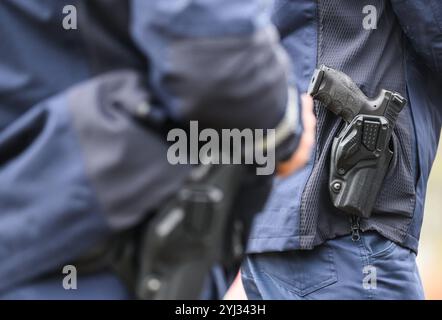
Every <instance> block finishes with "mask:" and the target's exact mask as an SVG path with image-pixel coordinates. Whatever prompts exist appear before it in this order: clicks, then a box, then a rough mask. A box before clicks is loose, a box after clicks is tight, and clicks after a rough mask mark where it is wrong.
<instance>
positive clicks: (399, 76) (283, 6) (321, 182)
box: [242, 0, 442, 299]
mask: <svg viewBox="0 0 442 320" xmlns="http://www.w3.org/2000/svg"><path fill="white" fill-rule="evenodd" d="M273 21H274V23H275V25H276V26H277V27H278V30H279V32H280V34H281V37H282V41H283V44H284V46H285V47H286V48H287V51H288V52H289V54H290V56H291V57H292V58H293V60H294V61H296V64H294V69H293V73H294V74H295V75H296V78H297V80H298V81H299V82H298V83H299V87H300V89H301V90H302V91H305V90H307V88H308V85H309V80H310V79H311V76H312V74H313V71H314V69H315V68H316V67H318V66H320V65H326V66H328V67H331V68H334V69H337V70H339V71H342V72H344V73H346V74H347V75H348V76H349V77H350V78H352V79H353V81H354V82H355V83H356V84H357V86H358V87H359V88H360V89H361V90H362V92H363V93H364V94H365V95H366V96H368V97H370V98H375V97H376V96H377V95H378V94H379V93H380V91H381V89H386V90H391V91H396V92H398V93H399V94H400V95H401V96H403V97H405V98H406V99H407V100H408V103H407V105H406V106H405V108H404V109H403V110H402V112H401V113H400V116H399V119H398V121H397V123H396V127H395V129H394V134H393V139H392V141H391V145H390V147H391V150H392V151H393V152H394V156H393V160H392V161H391V162H390V166H389V169H388V173H387V176H386V178H385V179H384V181H383V185H382V188H381V190H380V193H379V195H378V197H377V199H376V203H375V205H374V210H373V211H372V215H371V217H369V218H362V219H357V218H352V217H350V216H349V215H348V214H345V213H344V212H342V211H340V210H338V209H337V208H335V207H334V206H333V203H332V201H331V198H330V191H329V184H330V182H329V170H330V149H331V147H332V143H333V138H334V137H335V136H336V133H337V132H338V131H339V129H340V128H342V124H343V122H342V119H341V118H340V117H338V116H336V115H335V114H333V113H331V112H329V111H328V110H327V109H326V108H325V107H324V106H323V105H320V104H318V105H315V107H316V108H315V113H316V116H317V121H318V125H317V136H316V137H317V138H316V148H315V152H314V153H313V156H312V158H311V161H310V163H309V165H308V166H306V167H305V168H303V169H302V170H300V171H298V172H297V173H296V174H294V175H292V176H290V177H289V178H287V179H278V181H277V183H276V188H274V191H273V195H272V197H271V198H270V200H269V202H268V205H267V208H266V209H265V210H264V211H263V212H262V213H261V214H259V215H258V216H257V220H256V221H255V227H254V229H253V231H252V235H251V240H250V243H249V253H250V255H249V256H248V258H247V259H246V262H245V263H244V265H243V268H242V279H243V282H244V286H245V290H246V292H247V295H248V297H249V298H254V299H262V298H263V299H421V298H423V297H424V294H423V290H422V285H421V281H420V278H419V274H418V270H417V266H416V253H417V251H418V242H419V235H420V230H421V225H422V219H423V212H424V199H425V192H426V185H427V181H428V176H429V174H430V169H431V166H432V163H433V160H434V157H435V153H436V150H437V145H438V140H439V136H440V128H441V123H442V117H441V112H442V104H441V101H442V91H441V88H442V79H441V74H442V2H441V1H437V0H429V1H415V0H405V1H402V0H375V1H370V2H369V3H367V2H364V1H353V0H319V1H313V0H297V1H290V0H276V1H275V3H274V10H273ZM364 187H365V185H364V183H363V181H361V183H360V186H359V188H361V189H363V188H364ZM366 194H367V196H369V194H368V193H366Z"/></svg>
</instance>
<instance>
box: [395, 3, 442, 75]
mask: <svg viewBox="0 0 442 320" xmlns="http://www.w3.org/2000/svg"><path fill="white" fill-rule="evenodd" d="M391 3H392V5H393V9H394V11H395V13H396V15H397V17H398V19H399V22H400V24H401V26H402V29H403V30H404V33H405V34H406V35H407V37H408V38H409V39H410V41H411V43H412V45H413V47H414V49H415V50H416V51H417V53H418V54H419V55H420V57H422V59H423V61H424V62H425V63H426V64H427V65H428V66H429V67H430V68H431V69H433V70H434V71H436V72H437V73H439V74H441V73H442V1H440V0H427V1H422V0H392V1H391Z"/></svg>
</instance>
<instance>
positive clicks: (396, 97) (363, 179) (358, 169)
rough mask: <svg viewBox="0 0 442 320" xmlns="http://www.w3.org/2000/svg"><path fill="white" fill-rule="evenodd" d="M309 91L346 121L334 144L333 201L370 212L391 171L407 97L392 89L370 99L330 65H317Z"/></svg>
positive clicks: (364, 214) (349, 209)
mask: <svg viewBox="0 0 442 320" xmlns="http://www.w3.org/2000/svg"><path fill="white" fill-rule="evenodd" d="M309 94H310V95H311V96H312V97H313V98H314V99H315V100H317V101H319V102H322V103H323V104H324V105H325V107H326V108H327V109H328V110H330V111H332V112H333V113H335V114H336V115H338V116H340V117H341V118H342V119H343V120H344V121H345V125H344V126H343V128H342V130H341V131H340V132H339V133H338V135H337V137H336V138H335V139H334V142H333V146H332V150H331V159H330V179H329V190H330V196H331V199H332V201H333V204H334V206H335V207H336V208H338V209H340V210H342V211H344V212H346V213H348V214H351V215H355V216H358V217H361V218H368V217H370V216H371V213H372V210H373V207H374V205H375V203H376V199H377V196H378V194H379V191H380V188H381V186H382V183H383V181H384V178H385V176H386V174H387V172H388V169H389V166H390V162H391V159H392V157H393V151H392V149H393V148H392V146H391V139H392V135H393V134H394V133H393V131H394V127H395V124H396V120H397V118H398V116H399V113H400V112H401V111H402V109H403V108H404V106H405V104H406V103H407V101H406V100H405V99H404V98H403V97H402V96H401V95H400V94H399V93H396V92H392V91H388V90H382V91H381V93H380V94H379V95H378V97H376V98H375V99H369V98H367V97H366V96H365V94H364V93H363V92H362V91H361V90H360V89H359V88H358V86H357V85H356V84H355V83H354V82H353V81H352V80H351V79H350V77H348V76H347V75H346V74H344V73H342V72H340V71H337V70H334V69H332V68H329V67H326V66H321V67H320V68H319V69H316V70H315V72H314V74H313V77H312V80H311V83H310V88H309Z"/></svg>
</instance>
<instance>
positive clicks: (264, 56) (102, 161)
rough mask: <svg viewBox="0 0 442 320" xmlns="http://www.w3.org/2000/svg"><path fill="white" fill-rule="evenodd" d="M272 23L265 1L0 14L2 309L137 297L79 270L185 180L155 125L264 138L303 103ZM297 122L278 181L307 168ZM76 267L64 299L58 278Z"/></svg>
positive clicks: (32, 1)
mask: <svg viewBox="0 0 442 320" xmlns="http://www.w3.org/2000/svg"><path fill="white" fill-rule="evenodd" d="M270 12H271V2H270V1H258V0H256V1H255V0H253V1H252V0H248V1H241V2H237V1H234V0H223V1H221V0H213V1H184V2H183V1H178V0H173V1H167V2H164V1H145V0H130V1H121V0H111V1H109V0H106V1H105V0H70V1H67V0H66V1H64V0H62V1H60V0H47V1H37V0H4V1H1V2H0V20H1V21H2V25H4V26H7V27H4V28H1V30H0V39H1V41H0V261H1V262H0V298H3V299H33V298H38V299H41V298H43V299H77V298H78V299H124V298H130V297H131V295H130V293H129V292H128V290H127V287H126V286H125V285H124V283H123V282H122V281H121V279H120V278H119V277H118V276H117V274H116V273H115V272H114V271H113V270H112V269H111V268H110V267H109V266H108V265H106V264H104V265H102V266H100V265H98V266H97V263H95V264H94V266H93V267H92V268H88V263H85V262H84V261H91V260H94V259H90V258H89V257H95V256H96V255H97V254H96V252H99V251H100V248H101V247H102V246H103V245H104V246H106V245H107V244H108V243H109V239H112V237H113V236H114V235H115V234H119V233H121V232H124V231H126V230H131V229H132V228H134V227H136V226H137V225H139V224H140V223H141V222H142V221H144V220H145V219H147V218H148V217H149V215H151V214H152V213H154V212H155V210H156V209H157V208H158V207H159V206H161V204H163V203H164V201H165V200H166V199H167V198H169V197H170V196H171V195H173V194H174V193H175V192H176V191H177V190H178V189H179V188H180V186H181V185H182V183H183V181H184V180H185V179H186V177H187V176H188V174H189V170H190V169H189V167H188V166H184V165H183V166H172V165H171V164H169V163H168V162H167V161H166V154H167V144H166V143H165V136H164V135H162V134H161V133H159V132H158V131H157V129H159V130H160V131H161V130H163V129H164V128H155V126H154V125H153V123H151V122H149V121H146V118H147V117H149V119H159V120H161V119H168V120H170V121H171V122H173V123H177V124H180V125H183V126H185V125H186V123H187V124H188V122H189V121H190V120H198V121H199V122H200V125H201V127H208V128H227V129H229V128H265V129H267V128H277V127H278V124H279V123H280V122H281V121H283V120H284V119H285V118H286V115H287V112H288V106H291V107H293V108H295V109H296V108H298V105H299V104H300V97H299V95H298V94H297V93H296V84H295V83H294V82H293V81H292V80H293V79H291V75H290V73H289V72H288V70H289V67H288V59H287V56H286V54H285V52H284V50H283V49H282V47H281V45H280V43H279V39H278V35H277V32H276V29H275V27H274V25H273V24H272V22H271V19H270ZM289 85H292V87H293V89H292V90H294V91H292V92H295V93H296V94H295V95H294V98H293V100H290V99H289V95H288V92H289V90H288V88H289ZM306 101H307V100H306ZM307 104H308V102H307ZM295 111H296V110H295ZM291 113H293V112H291ZM293 114H295V115H296V114H297V112H294V113H293ZM251 115H253V116H251ZM296 119H297V121H295V122H294V123H293V125H292V128H291V129H292V130H291V134H290V135H287V136H286V137H285V138H284V139H283V141H280V142H281V143H280V144H279V145H278V149H277V154H279V155H283V156H281V157H280V158H278V160H279V162H280V164H281V167H280V168H281V173H282V174H283V175H284V174H288V173H290V172H292V171H293V170H294V169H296V168H297V167H299V166H300V165H301V164H302V162H303V160H302V159H305V158H307V156H306V155H308V150H309V148H308V145H309V143H308V141H309V139H304V140H303V142H302V145H305V146H307V147H304V148H301V149H300V151H301V150H303V151H302V152H300V153H298V152H295V150H296V148H297V146H298V144H299V140H300V133H301V125H300V122H301V121H300V119H301V117H299V116H297V117H296ZM146 122H147V124H146ZM154 122H155V121H154ZM155 123H156V122H155ZM159 123H161V121H159ZM312 123H313V120H312ZM310 127H312V126H310ZM310 140H311V139H310ZM88 258H89V259H88ZM79 261H80V262H81V261H83V262H82V263H80V264H79V265H77V264H74V266H78V267H79V268H78V270H77V271H78V283H77V284H76V286H75V287H76V289H75V290H65V288H64V287H63V281H62V280H63V277H64V276H68V274H62V270H63V266H65V265H69V264H72V262H79ZM80 265H81V268H80ZM71 289H72V288H71Z"/></svg>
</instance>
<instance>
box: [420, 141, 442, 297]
mask: <svg viewBox="0 0 442 320" xmlns="http://www.w3.org/2000/svg"><path fill="white" fill-rule="evenodd" d="M418 264H419V267H420V273H421V277H422V281H423V283H424V287H425V293H426V296H427V299H439V300H440V299H442V146H441V147H439V152H438V155H437V159H436V161H435V163H434V166H433V170H432V171H431V176H430V182H429V185H428V193H427V201H426V205H425V216H424V225H423V229H422V233H421V242H420V247H419V254H418Z"/></svg>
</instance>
